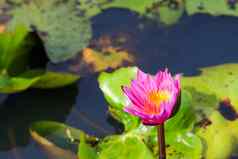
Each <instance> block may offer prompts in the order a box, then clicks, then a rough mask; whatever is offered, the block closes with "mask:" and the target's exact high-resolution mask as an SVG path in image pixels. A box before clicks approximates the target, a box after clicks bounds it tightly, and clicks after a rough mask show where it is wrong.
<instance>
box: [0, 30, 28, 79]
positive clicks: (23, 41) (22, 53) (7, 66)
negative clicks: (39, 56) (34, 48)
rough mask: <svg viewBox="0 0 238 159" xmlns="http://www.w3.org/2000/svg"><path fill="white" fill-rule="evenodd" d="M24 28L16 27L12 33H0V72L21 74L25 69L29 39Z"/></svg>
mask: <svg viewBox="0 0 238 159" xmlns="http://www.w3.org/2000/svg"><path fill="white" fill-rule="evenodd" d="M28 35H29V32H28V31H27V28H26V27H24V26H18V27H17V28H16V30H14V31H12V32H3V33H0V70H1V71H5V72H6V73H8V74H10V75H15V74H18V73H21V72H22V71H23V70H24V69H26V66H27V62H28V58H27V57H28V53H29V48H30V47H31V45H30V43H31V42H30V39H27V37H28Z"/></svg>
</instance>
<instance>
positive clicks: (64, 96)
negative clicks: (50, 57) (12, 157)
mask: <svg viewBox="0 0 238 159" xmlns="http://www.w3.org/2000/svg"><path fill="white" fill-rule="evenodd" d="M76 95H77V87H75V85H71V86H68V87H65V88H61V89H54V90H38V89H37V90H36V89H32V90H28V91H25V92H22V93H20V94H12V95H9V97H8V98H7V100H6V101H5V102H4V103H2V104H1V107H0V130H1V131H0V151H6V150H10V149H14V148H15V147H16V146H18V147H19V146H20V147H23V146H26V145H27V144H28V143H29V138H30V134H29V125H30V124H31V123H32V122H34V121H40V120H53V121H61V122H64V121H65V120H66V117H67V115H68V114H69V112H70V111H71V108H72V106H73V104H74V102H75V98H76ZM29 149H31V148H29ZM32 151H33V152H34V150H32ZM30 152H31V151H30ZM2 155H4V154H1V153H0V158H4V159H5V158H7V154H5V155H6V156H4V157H3V156H2ZM23 158H24V157H23ZM24 159H25V158H24Z"/></svg>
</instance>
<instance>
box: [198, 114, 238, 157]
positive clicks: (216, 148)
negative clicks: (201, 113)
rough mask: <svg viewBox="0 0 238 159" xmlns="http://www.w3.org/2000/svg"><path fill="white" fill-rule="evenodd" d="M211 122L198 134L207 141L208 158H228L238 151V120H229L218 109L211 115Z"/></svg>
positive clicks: (206, 153)
mask: <svg viewBox="0 0 238 159" xmlns="http://www.w3.org/2000/svg"><path fill="white" fill-rule="evenodd" d="M209 120H211V124H210V125H208V126H207V127H205V128H201V129H200V130H199V132H198V135H199V136H200V137H201V138H202V139H203V140H204V141H205V143H206V150H205V156H206V158H208V159H226V158H229V157H230V156H231V154H232V153H238V151H237V147H238V133H237V132H238V121H237V120H235V121H228V120H226V119H225V118H223V117H222V116H221V114H220V113H219V112H217V111H215V112H213V113H212V114H211V116H210V117H209Z"/></svg>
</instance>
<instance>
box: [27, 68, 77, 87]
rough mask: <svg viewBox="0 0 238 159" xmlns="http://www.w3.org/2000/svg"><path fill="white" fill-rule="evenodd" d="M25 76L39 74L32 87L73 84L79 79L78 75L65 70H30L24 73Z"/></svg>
mask: <svg viewBox="0 0 238 159" xmlns="http://www.w3.org/2000/svg"><path fill="white" fill-rule="evenodd" d="M23 76H24V77H35V76H39V79H38V80H37V82H35V83H34V84H33V85H32V87H34V88H43V89H49V88H58V87H64V86H66V85H69V84H72V83H74V82H75V81H77V80H78V79H79V76H78V75H75V74H71V73H63V72H51V71H46V72H45V71H43V70H30V71H27V72H25V73H24V74H23Z"/></svg>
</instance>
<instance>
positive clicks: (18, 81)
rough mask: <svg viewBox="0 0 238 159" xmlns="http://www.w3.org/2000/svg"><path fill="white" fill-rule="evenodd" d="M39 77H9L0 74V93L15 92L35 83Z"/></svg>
mask: <svg viewBox="0 0 238 159" xmlns="http://www.w3.org/2000/svg"><path fill="white" fill-rule="evenodd" d="M39 79H40V77H37V76H36V77H33V78H24V77H9V76H7V75H1V76H0V92H1V93H7V94H8V93H16V92H20V91H23V90H26V89H28V88H29V87H30V86H31V85H33V84H34V83H36V82H37V81H38V80H39Z"/></svg>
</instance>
